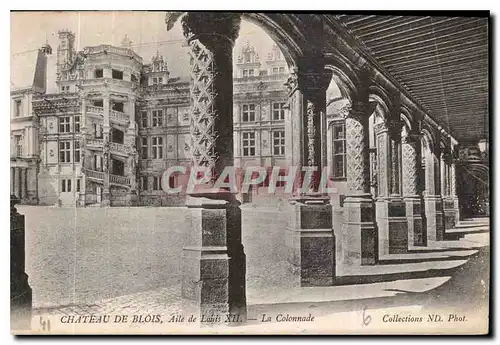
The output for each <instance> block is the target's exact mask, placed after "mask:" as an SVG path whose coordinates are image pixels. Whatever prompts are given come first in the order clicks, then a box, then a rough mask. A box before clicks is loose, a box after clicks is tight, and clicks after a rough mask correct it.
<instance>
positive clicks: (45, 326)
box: [40, 316, 50, 332]
mask: <svg viewBox="0 0 500 345" xmlns="http://www.w3.org/2000/svg"><path fill="white" fill-rule="evenodd" d="M40 328H41V330H42V332H45V331H47V332H50V320H44V319H43V317H41V316H40Z"/></svg>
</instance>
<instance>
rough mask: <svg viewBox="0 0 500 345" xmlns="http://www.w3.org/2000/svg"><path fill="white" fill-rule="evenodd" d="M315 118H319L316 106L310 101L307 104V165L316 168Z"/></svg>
mask: <svg viewBox="0 0 500 345" xmlns="http://www.w3.org/2000/svg"><path fill="white" fill-rule="evenodd" d="M315 116H318V114H317V109H316V105H315V104H314V103H313V102H311V101H308V102H307V152H308V155H307V164H308V165H309V166H316V163H317V162H316V160H315V150H316V148H315V141H316V140H315V139H316V124H315V122H316V121H317V120H316V121H315Z"/></svg>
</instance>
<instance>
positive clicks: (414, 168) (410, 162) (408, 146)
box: [402, 140, 420, 196]
mask: <svg viewBox="0 0 500 345" xmlns="http://www.w3.org/2000/svg"><path fill="white" fill-rule="evenodd" d="M419 144H420V143H419V141H416V140H412V141H410V140H405V141H403V147H402V151H403V195H404V196H410V195H417V193H418V164H419V159H418V155H417V145H419Z"/></svg>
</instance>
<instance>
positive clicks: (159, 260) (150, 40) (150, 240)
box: [9, 11, 491, 335]
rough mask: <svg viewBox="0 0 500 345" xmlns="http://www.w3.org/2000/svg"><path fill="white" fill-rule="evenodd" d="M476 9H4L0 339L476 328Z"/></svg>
mask: <svg viewBox="0 0 500 345" xmlns="http://www.w3.org/2000/svg"><path fill="white" fill-rule="evenodd" d="M489 16H490V14H489V12H487V11H485V12H467V13H464V14H462V15H460V16H458V15H457V13H454V14H453V15H447V14H446V13H443V14H442V15H440V16H435V13H434V14H432V15H430V14H429V15H426V14H425V13H419V14H418V15H416V14H405V13H394V14H387V13H384V14H378V13H373V14H371V15H370V14H366V13H365V14H356V13H345V14H344V13H327V12H322V13H290V12H283V13H279V12H272V13H260V12H234V13H233V12H151V11H114V12H110V11H94V12H88V11H87V12H78V11H59V12H11V54H10V56H11V61H10V63H11V74H10V98H11V101H10V105H9V111H10V142H11V147H10V200H11V207H10V222H11V228H10V236H11V244H10V251H11V266H10V269H11V276H10V279H11V280H10V287H11V294H10V302H11V332H12V333H13V334H377V335H379V334H432V335H437V334H449V335H451V334H453V335H457V334H475V335H484V334H488V333H489V332H490V328H489V316H490V310H489V301H490V292H489V291H490V220H489V216H490V205H489V196H490V181H489V176H490V174H489V169H490V156H489V152H490V146H489V133H490V128H489V111H490V109H489V104H490V102H489V89H488V87H489V68H490V67H491V62H490V59H489V57H490V56H489V51H490V41H489V40H490V38H489V25H490V17H489Z"/></svg>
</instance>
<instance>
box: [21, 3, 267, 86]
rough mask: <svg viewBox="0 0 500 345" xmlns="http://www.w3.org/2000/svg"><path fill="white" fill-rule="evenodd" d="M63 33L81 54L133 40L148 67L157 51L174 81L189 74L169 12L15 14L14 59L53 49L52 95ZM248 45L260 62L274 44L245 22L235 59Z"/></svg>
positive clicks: (184, 50)
mask: <svg viewBox="0 0 500 345" xmlns="http://www.w3.org/2000/svg"><path fill="white" fill-rule="evenodd" d="M62 29H68V30H70V31H72V32H73V33H75V36H76V37H75V40H76V42H75V48H76V50H77V51H78V50H82V49H83V48H84V47H86V46H95V45H99V44H111V45H115V46H120V43H121V41H122V39H123V37H124V36H125V35H127V36H128V38H129V39H130V40H131V41H132V49H133V50H134V51H135V52H136V53H137V54H139V55H140V56H142V58H143V62H144V63H149V62H150V61H151V58H152V56H154V55H156V52H157V50H158V51H159V52H160V54H162V55H163V56H164V57H165V59H166V61H167V64H168V67H169V70H170V71H171V74H170V75H171V76H172V77H176V76H187V75H188V71H189V57H188V53H187V46H186V43H185V42H186V41H185V38H184V36H183V34H182V28H181V25H180V20H179V21H178V22H177V23H176V24H175V26H174V27H173V28H172V30H170V31H168V32H167V30H166V25H165V12H146V11H140V12H139V11H137V12H131V11H115V12H107V11H100V12H77V11H74V12H69V11H65V12H12V13H11V60H12V59H16V58H20V55H22V54H27V53H26V52H29V51H33V50H36V49H38V48H39V47H40V46H42V45H43V44H44V43H45V42H46V41H47V42H48V43H49V44H50V46H51V47H52V49H53V53H52V55H51V56H49V57H48V66H47V67H48V76H47V84H48V85H47V87H48V90H47V91H48V92H49V93H50V92H55V91H56V88H55V78H56V76H55V71H56V69H55V64H56V55H57V54H56V50H57V46H58V44H59V42H58V41H59V39H58V31H59V30H62ZM247 42H250V44H252V45H254V46H255V48H256V50H257V51H258V53H259V55H260V58H261V61H262V60H263V59H265V58H266V57H267V53H268V52H269V51H270V50H271V48H272V45H273V43H274V42H273V41H272V39H271V38H270V37H269V36H268V35H267V34H266V33H265V32H264V30H262V29H261V28H260V27H258V26H256V25H254V24H252V23H250V22H247V21H243V22H242V24H241V28H240V35H239V37H238V39H237V40H236V43H235V48H234V53H233V56H234V58H236V57H237V55H238V54H239V52H240V51H241V48H242V47H243V46H244V45H245V44H246V43H247ZM11 73H14V71H11Z"/></svg>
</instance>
